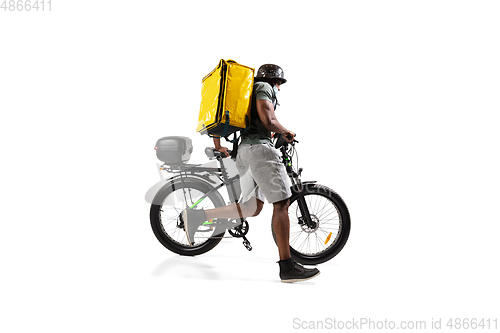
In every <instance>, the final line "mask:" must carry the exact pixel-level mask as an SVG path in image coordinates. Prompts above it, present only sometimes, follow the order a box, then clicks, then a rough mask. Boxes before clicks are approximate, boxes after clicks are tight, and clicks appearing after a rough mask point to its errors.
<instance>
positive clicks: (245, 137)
mask: <svg viewBox="0 0 500 333" xmlns="http://www.w3.org/2000/svg"><path fill="white" fill-rule="evenodd" d="M273 96H274V91H273V88H272V87H271V85H270V84H269V83H267V82H255V83H254V85H253V92H252V109H251V111H250V128H249V129H248V131H246V132H245V133H243V134H242V135H241V143H250V144H256V143H266V142H270V143H272V141H271V131H269V130H267V129H266V128H265V127H264V125H262V123H261V122H260V118H259V113H258V112H257V102H256V101H257V100H258V99H264V100H267V101H269V102H271V103H273Z"/></svg>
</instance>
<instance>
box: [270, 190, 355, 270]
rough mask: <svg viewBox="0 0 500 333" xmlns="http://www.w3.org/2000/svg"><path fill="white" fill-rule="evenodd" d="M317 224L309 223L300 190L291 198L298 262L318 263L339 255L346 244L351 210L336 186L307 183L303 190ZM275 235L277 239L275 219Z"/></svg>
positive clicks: (292, 232)
mask: <svg viewBox="0 0 500 333" xmlns="http://www.w3.org/2000/svg"><path fill="white" fill-rule="evenodd" d="M302 193H303V195H304V199H305V202H306V204H307V207H308V210H309V215H310V216H311V219H312V221H313V224H314V226H313V227H309V226H307V224H306V222H305V219H304V218H303V216H302V213H301V211H300V208H299V205H298V198H299V195H298V193H294V194H293V195H292V197H291V198H290V206H289V207H288V215H289V217H290V253H291V255H292V258H293V259H294V260H295V261H298V262H300V263H302V264H305V265H316V264H320V263H323V262H325V261H328V260H330V259H332V258H333V257H335V256H336V255H337V254H338V253H339V252H340V251H341V250H342V248H343V247H344V245H345V244H346V242H347V239H348V238H349V232H350V230H351V218H350V216H349V210H348V209H347V206H346V204H345V203H344V201H343V200H342V198H341V197H340V196H339V195H338V194H337V193H335V192H334V191H333V190H332V189H330V188H328V187H326V186H323V185H319V184H311V183H309V184H305V185H304V189H303V191H302ZM271 229H272V232H273V238H274V241H275V242H276V235H275V233H274V227H273V226H272V222H271Z"/></svg>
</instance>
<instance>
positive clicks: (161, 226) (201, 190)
mask: <svg viewBox="0 0 500 333" xmlns="http://www.w3.org/2000/svg"><path fill="white" fill-rule="evenodd" d="M213 189H214V187H213V186H212V185H210V184H208V183H206V182H204V181H201V180H198V179H192V178H191V179H188V180H183V181H180V180H177V181H174V182H170V183H168V184H166V185H165V186H163V187H162V188H161V189H160V190H159V191H158V193H157V194H156V196H155V199H154V200H153V204H152V205H151V210H150V221H151V228H152V229H153V233H154V234H155V236H156V238H157V239H158V241H159V242H160V243H161V244H162V245H163V246H164V247H166V248H167V249H169V250H170V251H172V252H175V253H177V254H180V255H183V256H195V255H199V254H203V253H205V252H208V251H210V250H211V249H213V248H214V247H215V246H216V245H217V244H219V242H220V241H221V240H222V236H223V235H224V233H225V228H219V227H217V228H215V229H214V230H213V232H212V233H211V236H210V237H206V238H203V239H204V240H202V241H196V239H197V236H196V234H195V244H194V246H190V245H189V244H188V242H187V239H186V234H185V232H184V229H183V228H179V227H178V226H177V223H178V220H177V218H178V215H179V214H180V212H181V211H182V210H183V209H184V208H186V207H188V206H191V205H192V204H193V203H194V202H196V201H197V199H196V197H193V192H194V193H195V194H197V197H198V198H199V197H201V196H202V195H204V194H206V193H208V192H210V191H212V190H213ZM184 190H186V191H184ZM177 191H181V192H179V194H182V195H178V194H176V192H177ZM195 191H197V192H195ZM184 193H188V197H189V196H191V197H190V199H189V201H190V203H189V204H188V203H186V202H185V201H186V200H184V199H183V198H186V196H185V195H184ZM172 195H173V196H172ZM176 195H177V199H176V200H177V201H179V200H180V202H177V203H178V205H179V206H178V207H174V208H172V207H170V205H168V206H167V208H168V213H165V212H164V210H167V208H165V206H166V205H165V202H166V200H167V198H169V196H171V197H172V198H174V197H175V196H176ZM174 199H175V198H174ZM207 199H209V201H210V204H208V202H207V201H206V200H207ZM183 200H184V202H183ZM204 202H205V204H204V205H203V206H198V207H197V208H205V209H207V208H215V207H222V206H224V199H223V197H222V196H221V194H220V193H219V192H217V191H213V192H212V193H210V194H209V195H208V197H207V198H206V199H205V200H204ZM177 203H176V204H177ZM162 213H164V214H162ZM168 219H170V220H171V221H170V222H168V223H167V220H168ZM173 223H175V225H174V224H173ZM166 225H169V227H170V228H172V229H171V230H172V233H169V232H168V231H167V230H165V228H166ZM202 228H204V227H202ZM207 228H210V227H207ZM177 229H178V230H177ZM198 230H200V229H198ZM206 232H208V231H206ZM174 234H177V235H178V236H179V237H178V238H177V237H175V236H174ZM174 238H176V239H174Z"/></svg>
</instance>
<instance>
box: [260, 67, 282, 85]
mask: <svg viewBox="0 0 500 333" xmlns="http://www.w3.org/2000/svg"><path fill="white" fill-rule="evenodd" d="M255 78H256V81H259V80H268V79H269V80H272V79H279V80H281V83H286V79H285V74H284V73H283V69H281V67H280V66H278V65H273V64H265V65H262V66H260V67H259V70H258V71H257V75H256V76H255Z"/></svg>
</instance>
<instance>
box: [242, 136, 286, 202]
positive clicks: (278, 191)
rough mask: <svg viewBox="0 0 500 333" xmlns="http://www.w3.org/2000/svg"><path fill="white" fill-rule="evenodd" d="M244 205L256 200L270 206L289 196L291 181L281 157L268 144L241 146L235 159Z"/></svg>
mask: <svg viewBox="0 0 500 333" xmlns="http://www.w3.org/2000/svg"><path fill="white" fill-rule="evenodd" d="M236 167H237V168H238V172H239V174H240V184H241V191H242V193H243V202H246V201H248V200H249V199H250V198H251V197H256V198H257V199H259V200H260V201H262V202H264V197H265V198H266V199H267V201H268V202H269V203H275V202H278V201H282V200H285V199H288V198H290V197H291V195H292V191H291V190H290V180H289V179H288V175H287V173H286V169H285V166H284V165H283V162H282V158H281V154H280V152H279V150H278V149H276V148H274V147H273V146H272V145H271V144H270V143H258V144H240V145H239V147H238V155H237V156H236Z"/></svg>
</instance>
